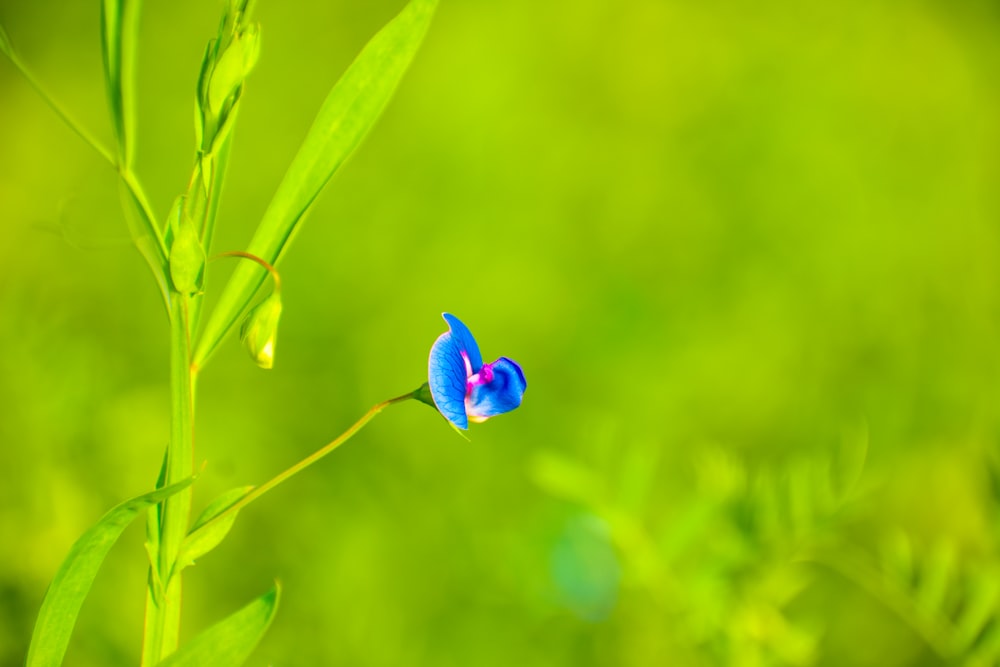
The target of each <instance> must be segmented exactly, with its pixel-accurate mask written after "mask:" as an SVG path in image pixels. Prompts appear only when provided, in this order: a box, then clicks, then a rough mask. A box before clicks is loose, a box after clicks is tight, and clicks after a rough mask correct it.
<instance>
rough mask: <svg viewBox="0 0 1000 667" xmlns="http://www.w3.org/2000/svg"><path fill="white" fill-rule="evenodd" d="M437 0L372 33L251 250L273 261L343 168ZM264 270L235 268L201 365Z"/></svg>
mask: <svg viewBox="0 0 1000 667" xmlns="http://www.w3.org/2000/svg"><path fill="white" fill-rule="evenodd" d="M436 6H437V0H411V2H410V3H409V4H408V5H407V6H406V8H404V9H403V11H402V12H400V13H399V15H398V16H396V18H394V19H393V20H392V21H390V22H389V23H388V24H387V25H386V26H385V27H384V28H382V30H381V31H380V32H379V33H378V34H377V35H375V37H373V38H372V39H371V41H370V42H368V44H367V45H366V46H365V48H364V49H363V50H362V51H361V53H360V54H359V55H358V57H357V58H356V59H355V60H354V62H353V63H352V64H351V66H350V67H349V68H348V70H347V72H345V73H344V75H343V76H342V77H341V79H340V81H338V82H337V84H336V85H335V86H334V87H333V90H331V91H330V94H329V95H328V96H327V98H326V101H325V102H324V103H323V106H322V108H321V109H320V110H319V113H318V114H317V116H316V120H315V121H314V122H313V125H312V127H311V128H310V129H309V133H308V134H307V135H306V138H305V141H303V142H302V146H301V147H300V148H299V152H298V154H297V155H296V156H295V159H294V160H293V161H292V164H291V166H289V168H288V171H287V172H286V173H285V177H284V179H282V181H281V184H280V185H279V186H278V190H277V192H276V193H275V195H274V198H273V199H272V200H271V203H270V205H269V206H268V208H267V210H266V211H265V212H264V217H263V219H262V220H261V222H260V225H259V226H258V227H257V231H256V233H255V234H254V237H253V239H252V240H251V241H250V245H249V247H248V248H247V250H248V252H251V253H253V254H254V255H257V256H258V257H261V258H263V259H265V260H266V261H268V262H270V263H271V264H274V263H275V262H277V261H278V260H279V259H280V257H281V256H282V254H283V253H284V251H285V249H286V248H287V247H288V242H289V240H290V239H291V238H292V236H293V234H294V232H295V230H296V228H297V227H298V225H299V223H300V222H301V221H302V219H303V217H304V215H305V213H306V211H307V210H308V209H309V207H310V205H311V204H312V203H313V201H314V200H315V199H316V197H317V196H318V195H319V193H320V190H322V189H323V186H324V185H326V183H327V182H328V181H329V180H330V178H331V177H332V176H333V174H334V172H336V171H337V168H338V167H340V165H341V164H343V162H344V160H346V159H347V157H348V156H349V155H350V154H351V153H352V152H353V151H354V149H355V148H357V146H358V144H360V143H361V140H362V139H363V138H364V137H365V135H367V134H368V131H369V130H371V128H372V126H373V125H374V124H375V121H376V120H377V119H378V117H379V115H380V114H381V113H382V110H383V109H384V108H385V105H386V104H387V103H388V102H389V99H390V98H391V97H392V94H393V92H394V91H395V90H396V87H397V86H398V84H399V82H400V80H401V79H402V77H403V74H404V73H405V72H406V70H407V68H408V67H409V65H410V62H411V61H412V60H413V57H414V55H415V54H416V52H417V48H418V47H419V46H420V43H421V41H422V40H423V37H424V34H425V33H426V32H427V27H428V26H429V25H430V20H431V16H432V15H433V13H434V8H435V7H436ZM266 275H267V274H266V273H264V272H263V271H260V270H259V269H257V268H254V267H252V266H249V265H248V264H246V263H244V264H241V265H240V266H237V267H236V270H235V271H234V272H233V275H232V277H231V278H230V279H229V282H228V283H227V284H226V287H225V289H224V290H223V292H222V295H221V296H220V298H219V303H218V304H217V306H216V307H215V310H214V311H213V312H212V314H211V317H210V318H209V319H208V322H207V323H206V325H205V330H204V333H203V335H202V337H201V340H200V341H199V343H198V347H197V349H196V351H195V355H194V363H195V364H197V365H198V366H203V365H204V363H205V361H206V360H207V359H208V357H209V356H210V355H211V354H212V352H213V351H214V350H215V348H216V347H217V346H218V345H219V343H220V342H221V341H222V339H223V338H224V337H225V336H226V334H227V333H228V332H229V331H230V330H231V329H232V328H233V326H234V324H235V323H236V322H237V320H238V319H239V317H240V315H241V314H242V313H243V311H244V310H246V308H247V306H248V305H249V304H250V301H251V299H252V298H253V296H254V294H255V293H256V292H257V289H258V288H259V287H260V285H261V283H263V281H264V279H265V277H266Z"/></svg>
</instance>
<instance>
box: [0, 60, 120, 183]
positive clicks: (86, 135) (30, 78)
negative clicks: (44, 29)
mask: <svg viewBox="0 0 1000 667" xmlns="http://www.w3.org/2000/svg"><path fill="white" fill-rule="evenodd" d="M10 60H11V62H12V63H14V67H16V68H17V71H19V72H20V73H21V76H23V77H24V78H25V79H26V80H27V82H28V83H29V84H31V87H32V88H34V89H35V92H36V93H38V95H39V97H41V98H42V100H43V101H44V102H45V103H46V104H48V105H49V108H51V109H52V110H53V111H55V112H56V115H57V116H59V118H61V119H62V121H63V122H64V123H66V125H67V126H69V128H70V129H71V130H73V131H74V132H76V134H77V136H79V137H80V138H81V139H83V140H84V141H85V142H86V143H87V144H88V145H89V146H90V147H91V148H93V149H94V150H95V151H97V152H98V153H99V154H100V156H101V157H103V158H104V159H105V160H107V162H108V164H110V165H111V166H112V167H115V168H116V169H117V168H118V162H117V161H116V160H115V157H114V155H113V154H112V153H111V151H109V150H108V149H107V148H105V147H104V146H103V145H101V143H100V142H99V141H98V140H97V139H95V138H94V136H93V135H92V134H90V132H88V131H87V130H86V129H84V127H83V126H82V125H80V124H79V123H77V122H76V120H75V119H74V118H73V117H72V116H70V115H69V112H68V111H66V110H65V109H64V108H63V107H62V105H60V104H59V103H58V102H56V100H55V98H53V97H52V95H50V94H49V91H48V90H46V89H45V87H44V86H43V85H42V83H41V82H40V81H39V80H38V79H37V78H36V77H35V75H34V74H33V73H32V72H31V70H29V69H28V66H27V65H25V64H24V61H22V60H21V59H20V58H19V57H18V56H17V55H16V54H14V53H11V54H10Z"/></svg>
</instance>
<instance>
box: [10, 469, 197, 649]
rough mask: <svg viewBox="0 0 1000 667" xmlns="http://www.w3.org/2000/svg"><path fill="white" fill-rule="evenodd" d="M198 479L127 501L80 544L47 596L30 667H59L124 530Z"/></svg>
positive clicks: (67, 557) (37, 627) (69, 557)
mask: <svg viewBox="0 0 1000 667" xmlns="http://www.w3.org/2000/svg"><path fill="white" fill-rule="evenodd" d="M193 479H194V478H189V479H186V480H184V481H183V482H178V483H177V484H173V485H171V486H168V487H166V488H163V489H159V490H156V491H153V492H151V493H147V494H144V495H141V496H138V497H136V498H133V499H131V500H126V501H125V502H123V503H121V504H120V505H118V506H116V507H114V508H113V509H112V510H111V511H109V512H108V513H107V514H105V515H104V516H103V517H101V520H100V521H98V522H97V523H96V524H95V525H94V526H93V527H91V528H90V529H89V530H87V532H85V533H84V534H83V535H82V536H80V539H78V540H77V541H76V543H75V544H74V545H73V547H72V548H71V549H70V551H69V555H68V556H66V560H64V561H63V563H62V565H60V566H59V571H58V572H56V576H55V578H54V579H53V580H52V583H51V584H50V585H49V590H48V592H47V593H46V594H45V600H44V601H43V602H42V608H41V609H40V610H39V612H38V620H36V621H35V630H34V632H33V633H32V635H31V646H30V648H29V649H28V660H27V663H26V664H27V667H47V666H49V665H52V666H57V665H60V664H61V663H62V659H63V655H65V653H66V647H67V646H68V645H69V638H70V635H71V634H72V633H73V626H74V625H75V624H76V617H77V615H78V614H79V613H80V606H81V605H82V604H83V600H84V598H86V597H87V593H88V592H89V591H90V587H91V585H92V584H93V583H94V578H95V577H96V576H97V571H98V570H99V569H100V567H101V563H103V562H104V558H105V557H106V556H107V555H108V552H109V551H110V550H111V547H112V546H114V544H115V542H116V541H117V540H118V537H119V536H120V535H121V534H122V531H124V530H125V528H126V527H127V526H128V525H129V524H130V523H132V521H133V520H134V519H135V518H136V517H137V516H139V514H140V513H141V512H143V511H145V510H147V509H148V508H149V507H150V506H152V505H155V504H157V503H159V502H161V501H163V500H164V499H166V498H168V497H170V496H172V495H173V494H175V493H177V492H178V491H180V490H182V489H184V488H186V487H187V486H188V485H190V484H191V482H192V481H193Z"/></svg>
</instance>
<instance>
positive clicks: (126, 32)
mask: <svg viewBox="0 0 1000 667" xmlns="http://www.w3.org/2000/svg"><path fill="white" fill-rule="evenodd" d="M141 4H142V3H141V0H102V1H101V48H102V53H103V56H104V82H105V86H106V88H107V92H108V105H109V108H110V111H111V125H112V127H113V128H114V133H115V139H116V140H117V142H118V162H119V165H120V166H122V167H125V168H126V169H127V168H128V166H129V165H130V164H131V163H132V143H131V136H130V135H131V130H132V125H133V122H132V121H133V113H134V107H135V105H134V103H133V96H132V92H133V88H134V86H133V85H132V81H133V74H132V67H133V64H134V62H135V57H134V55H135V43H136V41H137V36H138V28H139V20H138V19H139V9H140V6H141Z"/></svg>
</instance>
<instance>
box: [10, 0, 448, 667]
mask: <svg viewBox="0 0 1000 667" xmlns="http://www.w3.org/2000/svg"><path fill="white" fill-rule="evenodd" d="M436 4H437V2H436V0H411V2H410V3H409V4H408V5H407V6H406V7H405V8H404V9H403V10H402V11H401V12H400V13H399V15H398V16H396V17H395V18H394V19H393V20H392V21H390V22H389V23H388V24H387V25H386V26H385V27H384V28H383V29H382V30H381V31H380V32H379V33H378V34H377V35H375V37H373V38H372V39H371V41H370V42H369V43H368V44H367V46H366V47H365V48H364V49H363V50H362V51H361V53H360V54H359V55H358V56H357V58H356V59H355V60H354V62H353V63H352V64H351V66H350V67H349V68H348V70H347V71H346V72H345V73H344V75H343V76H342V77H341V78H340V80H339V81H338V82H337V84H336V85H335V86H334V87H333V88H332V90H331V91H330V93H329V95H328V96H327V98H326V100H325V102H324V103H323V105H322V106H321V108H320V109H319V112H318V113H317V115H316V119H315V121H314V122H313V125H312V127H311V129H310V130H309V132H308V134H307V136H306V137H305V139H304V141H303V142H302V144H301V146H300V148H299V150H298V153H297V155H296V156H295V158H294V159H293V161H292V163H291V164H290V165H289V167H288V169H287V171H286V173H285V176H284V178H283V180H282V181H281V183H280V185H279V186H278V189H277V191H276V193H275V195H274V197H273V198H272V199H271V202H270V204H269V206H268V207H267V210H266V211H265V212H264V214H263V217H262V219H261V221H260V223H259V225H258V227H257V230H256V233H255V234H254V236H253V238H252V240H251V241H250V244H249V246H248V247H247V249H246V250H245V251H229V252H225V253H221V255H219V256H220V257H222V256H228V257H231V258H235V259H237V260H250V261H240V264H239V266H237V268H236V270H235V271H234V272H233V274H232V275H231V277H230V278H229V280H228V282H227V283H226V284H225V285H224V286H223V288H222V289H221V291H220V294H219V298H218V301H217V303H216V304H215V306H214V307H213V308H212V309H211V311H209V312H207V313H204V317H203V304H204V299H205V294H206V292H210V291H211V287H210V281H209V277H210V276H209V273H210V272H209V270H208V266H209V264H208V261H207V259H206V258H207V255H208V254H209V253H210V252H211V249H212V241H213V237H214V235H215V224H216V219H217V213H218V208H219V202H220V197H221V193H222V189H223V183H224V181H225V176H226V171H227V167H228V161H229V155H230V149H231V146H232V138H233V128H234V126H235V124H236V121H237V117H238V115H239V109H240V106H241V104H242V102H243V96H244V87H245V82H246V79H247V76H248V75H249V74H250V72H251V70H252V69H253V67H254V64H255V63H256V61H257V57H258V54H259V49H260V32H259V29H258V25H257V24H256V23H254V22H253V21H252V20H251V14H252V7H251V5H252V0H227V2H226V4H225V7H224V12H223V17H222V21H221V24H220V27H219V32H218V34H217V35H216V37H215V38H214V39H212V40H211V41H210V42H209V43H208V47H207V48H206V50H205V55H204V59H203V61H202V65H201V70H200V72H199V74H198V79H197V87H196V96H195V109H196V114H195V139H196V142H195V143H196V146H195V149H196V150H195V158H194V168H193V171H192V173H191V177H190V180H189V181H188V184H187V187H186V189H185V190H184V191H183V192H182V193H181V194H180V195H179V196H178V197H177V198H176V200H175V202H174V204H173V206H172V208H171V210H170V212H169V214H168V215H167V216H166V218H165V221H164V222H161V220H160V219H159V218H158V217H157V215H156V213H155V211H154V210H153V209H152V207H151V206H150V204H149V200H148V198H147V197H146V194H145V192H144V189H143V186H142V184H141V180H140V178H139V176H138V175H137V174H136V173H135V171H134V169H133V157H132V156H133V154H134V144H135V131H134V126H135V99H134V96H135V85H134V77H135V71H134V69H135V51H136V46H137V39H138V37H137V35H138V21H139V14H140V9H141V2H140V0H102V2H101V5H100V12H101V45H102V54H103V63H104V75H105V82H106V89H107V97H108V107H109V111H110V117H111V125H112V129H113V134H114V138H115V147H114V149H113V150H109V149H108V148H106V147H105V146H103V145H102V144H101V143H100V142H99V141H97V140H96V139H95V138H94V137H93V135H92V134H91V133H89V132H88V131H87V130H86V129H85V128H84V127H83V126H82V125H81V124H80V123H79V122H77V121H76V120H75V119H74V118H73V116H72V115H71V114H70V113H69V112H68V111H66V110H65V109H64V108H63V107H62V106H61V105H60V104H58V103H57V102H56V101H55V100H54V98H53V97H52V96H51V95H50V94H49V93H48V91H47V90H46V89H45V87H44V86H43V85H42V84H41V83H40V81H39V80H38V79H37V78H36V77H35V76H34V74H33V73H32V71H31V69H30V68H29V67H28V66H27V64H26V63H25V62H24V61H23V60H22V59H21V57H20V56H19V55H18V53H17V52H16V51H15V50H14V48H13V47H12V44H11V41H10V39H9V38H8V36H7V34H6V32H5V31H4V30H3V29H2V28H0V50H2V51H3V53H4V54H5V55H6V56H7V57H8V58H9V59H10V60H11V62H12V63H13V64H14V65H15V66H16V68H17V69H18V70H19V71H20V72H21V73H22V74H23V75H24V77H25V78H26V80H27V81H28V82H29V84H30V85H31V86H32V87H34V88H35V89H36V90H37V91H38V92H39V94H40V95H41V96H42V98H43V99H45V101H46V102H47V103H48V104H49V106H51V107H52V109H53V110H54V111H55V112H56V113H57V114H58V115H59V116H60V117H61V118H62V120H63V121H65V122H66V123H67V125H69V127H71V128H72V129H73V130H74V131H75V132H76V133H77V134H78V135H79V136H80V137H81V138H82V139H83V140H84V141H85V142H86V143H87V144H89V145H90V146H91V147H92V148H94V150H96V151H97V152H98V153H99V154H100V155H101V156H102V157H103V158H104V159H105V160H106V161H107V162H108V164H109V165H111V166H112V167H113V168H114V169H115V171H116V172H117V177H118V180H119V183H120V187H121V192H122V203H123V208H124V210H125V217H126V218H127V220H128V223H129V228H130V230H131V235H132V239H133V241H134V243H135V245H136V247H137V248H138V249H139V251H140V253H141V254H142V256H143V257H144V258H145V260H146V263H147V264H148V266H149V269H150V272H151V273H152V275H153V278H154V279H155V281H156V284H157V287H158V289H159V293H160V296H161V298H162V301H163V304H164V308H165V309H166V311H167V314H168V321H169V327H170V385H171V397H172V400H171V427H170V438H169V445H168V447H167V451H166V453H165V455H164V459H163V466H162V469H161V471H160V475H159V480H158V483H157V488H156V489H155V490H154V491H152V492H150V493H147V494H144V495H141V496H139V497H137V498H133V499H132V500H129V501H126V502H124V503H122V504H121V505H119V506H117V507H115V508H114V509H112V510H111V511H110V512H108V513H107V514H106V515H105V516H104V517H103V518H102V519H101V520H100V521H99V522H98V523H97V524H96V525H95V526H93V527H92V528H91V529H90V530H88V531H87V532H86V533H85V534H84V535H83V536H82V537H81V538H80V539H79V540H78V541H77V542H76V544H75V545H74V546H73V548H72V550H71V551H70V554H69V556H68V557H67V558H66V560H65V561H64V562H63V564H62V566H61V567H60V569H59V571H58V573H57V574H56V576H55V578H54V580H53V582H52V584H51V586H50V588H49V591H48V593H47V595H46V598H45V601H44V603H43V605H42V608H41V610H40V612H39V616H38V620H37V622H36V625H35V631H34V634H33V636H32V642H31V646H30V649H29V653H28V658H27V663H28V665H32V666H35V665H58V664H61V662H62V660H63V657H64V654H65V651H66V648H67V645H68V643H69V639H70V635H71V633H72V630H73V627H74V624H75V622H76V618H77V614H78V612H79V610H80V606H81V605H82V603H83V600H84V598H85V597H86V595H87V593H88V591H89V590H90V587H91V584H92V583H93V580H94V577H95V576H96V573H97V570H98V568H99V567H100V566H101V563H102V562H103V560H104V557H105V556H106V555H107V553H108V551H109V550H110V548H111V547H112V546H113V544H114V543H115V541H116V540H117V538H118V536H119V535H120V534H121V532H122V531H123V530H124V529H125V527H126V526H128V524H130V523H131V522H132V521H133V520H134V519H135V518H137V517H138V516H139V515H141V514H146V515H147V530H146V551H147V554H148V557H149V565H150V567H149V582H148V591H147V600H146V622H145V631H144V639H143V651H142V664H143V665H156V664H162V665H188V664H191V665H202V664H213V665H237V664H240V663H242V662H243V660H245V659H246V657H247V656H248V655H249V654H250V652H251V651H252V650H253V648H254V646H255V645H256V644H257V642H258V641H259V640H260V637H261V636H262V635H263V633H264V632H265V631H266V629H267V627H268V625H269V624H270V622H271V619H272V618H273V616H274V613H275V611H276V609H277V605H278V600H279V593H280V591H279V587H278V586H277V585H275V586H274V587H273V588H272V589H271V590H269V591H268V592H266V593H264V594H263V595H261V596H260V597H258V598H256V599H255V600H253V601H252V602H250V603H249V604H248V605H247V606H245V607H244V608H242V609H240V610H238V611H237V612H235V613H234V614H232V615H231V616H229V617H227V618H226V619H224V620H222V621H220V622H219V623H217V624H216V625H214V626H212V627H211V628H209V629H207V630H205V631H204V632H203V633H202V634H200V635H198V636H197V637H196V638H195V639H194V640H192V641H191V642H190V643H188V644H186V645H184V646H180V647H179V646H178V644H179V636H178V629H179V625H180V619H181V589H182V578H183V571H184V569H185V567H187V566H189V565H191V564H192V563H194V562H195V560H197V559H198V558H200V557H202V556H204V555H205V554H206V553H208V552H209V551H211V550H212V549H214V548H215V547H216V546H217V545H218V544H219V543H220V542H221V541H222V540H223V539H224V538H225V536H226V534H227V533H228V532H229V530H230V528H231V527H232V525H233V522H234V520H235V519H236V516H237V512H238V511H239V510H240V509H242V508H243V507H245V506H246V505H247V504H248V503H250V502H252V501H253V500H255V499H256V498H259V497H260V496H261V495H263V494H264V493H266V492H267V491H269V490H270V489H272V488H274V486H276V485H278V484H280V483H281V482H283V481H284V480H286V479H288V478H289V477H291V476H292V475H294V474H295V473H297V472H298V471H299V470H302V469H303V468H305V467H307V466H309V465H311V464H312V463H314V462H315V461H317V460H319V459H320V458H322V457H323V456H325V455H326V454H328V453H329V452H331V451H332V450H333V449H335V448H336V447H338V446H339V445H340V444H342V443H343V442H345V441H346V440H347V439H348V438H350V437H351V436H352V435H353V434H354V433H355V432H356V431H357V430H358V429H360V428H361V427H362V426H364V424H366V423H367V422H368V421H369V420H370V419H371V418H373V417H374V416H375V415H376V414H378V413H379V412H380V411H381V410H382V409H384V408H385V407H387V406H389V405H392V404H394V403H397V402H400V401H403V400H407V399H410V398H421V397H422V396H423V395H422V394H420V393H419V390H418V391H417V392H412V393H410V394H406V395H403V396H400V397H398V398H395V399H391V400H389V401H385V402H382V403H379V404H378V405H376V406H375V407H373V408H372V409H371V410H370V411H369V412H368V413H367V414H366V415H365V416H364V417H362V418H361V420H359V421H358V422H357V423H356V424H354V425H353V426H352V427H351V428H349V429H348V430H347V431H345V432H344V434H342V435H341V436H339V437H338V438H336V439H335V440H334V441H332V442H331V443H329V444H328V445H326V446H325V447H323V448H321V449H320V450H318V451H317V452H316V453H314V454H313V455H312V456H310V457H307V458H306V459H304V460H303V461H301V462H299V463H298V464H296V465H294V466H292V467H291V468H289V469H288V470H286V471H285V472H283V473H281V474H279V475H277V476H275V477H274V478H273V479H272V480H271V481H269V482H267V483H265V484H262V485H260V486H257V487H239V488H236V489H233V490H232V491H230V492H227V493H225V494H223V495H222V496H220V497H219V498H217V499H215V500H213V501H211V502H209V503H208V505H207V507H206V509H205V510H204V511H203V512H202V514H201V515H200V517H199V518H198V519H197V520H196V521H195V522H194V523H193V524H191V522H190V512H191V506H192V482H193V480H194V478H195V475H194V470H193V458H194V439H195V438H194V418H195V404H196V399H195V396H196V384H197V379H198V376H199V374H200V373H201V372H202V371H203V370H204V368H205V366H206V364H207V363H208V362H209V360H210V358H211V356H212V353H213V352H214V351H215V350H216V349H217V348H218V346H219V345H220V344H221V343H222V341H223V340H224V339H225V338H226V337H227V335H228V334H229V333H230V332H231V331H232V330H233V329H234V328H235V327H236V325H237V323H238V322H240V321H241V320H242V321H243V327H242V331H241V337H242V338H243V340H244V343H245V344H246V345H247V347H248V349H249V350H250V352H251V355H252V356H253V358H254V359H255V360H256V361H257V362H258V364H260V365H261V366H264V367H269V366H270V363H271V361H272V360H273V354H274V344H275V341H276V329H277V324H278V318H279V315H280V311H281V301H280V295H279V292H278V274H277V271H276V269H275V268H274V266H275V265H276V264H277V263H278V262H279V261H280V259H281V257H282V255H283V253H284V252H285V250H286V249H287V247H288V244H289V242H290V240H291V238H292V237H293V235H294V233H295V230H296V229H297V228H298V226H299V225H300V224H301V222H302V221H303V220H304V218H305V216H306V214H307V212H308V210H309V208H310V206H311V204H312V203H313V201H315V199H316V197H317V196H318V195H319V193H320V191H321V190H322V189H323V187H324V186H325V185H326V183H327V182H328V181H329V180H330V178H331V177H332V176H333V174H334V173H335V172H336V171H337V169H338V168H339V167H340V165H341V164H343V162H344V160H345V159H347V157H348V156H349V155H350V154H351V153H352V152H353V151H354V149H355V148H357V146H358V145H359V144H360V142H361V141H362V140H363V139H364V137H365V135H366V134H367V133H368V131H369V130H370V129H371V127H372V126H373V125H374V123H375V121H376V120H377V119H378V117H379V115H380V114H381V112H382V110H383V108H384V107H385V105H386V104H387V103H388V101H389V99H390V98H391V96H392V94H393V92H394V91H395V89H396V87H397V85H398V83H399V81H400V80H401V78H402V76H403V74H404V73H405V72H406V70H407V68H408V67H409V65H410V63H411V61H412V60H413V57H414V55H415V53H416V51H417V49H418V47H419V45H420V43H421V41H422V40H423V37H424V35H425V33H426V31H427V28H428V25H429V23H430V20H431V17H432V15H433V12H434V9H435V7H436ZM269 275H271V276H273V278H274V283H275V285H274V290H273V292H272V293H270V294H269V295H266V296H263V298H261V297H260V296H259V295H260V293H261V289H262V286H263V285H264V283H265V281H266V279H267V278H268V276H269ZM255 299H259V303H258V304H257V305H256V306H254V300H255ZM203 320H204V321H203Z"/></svg>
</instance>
